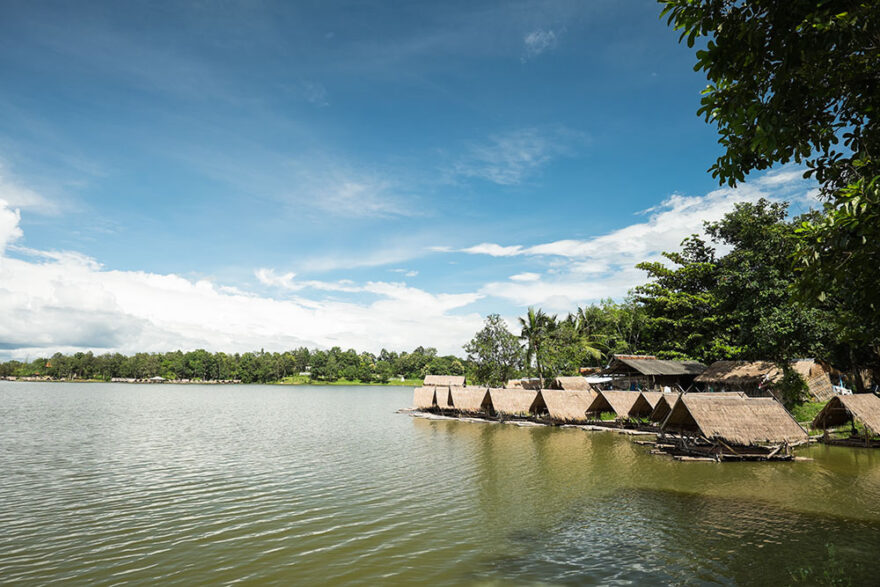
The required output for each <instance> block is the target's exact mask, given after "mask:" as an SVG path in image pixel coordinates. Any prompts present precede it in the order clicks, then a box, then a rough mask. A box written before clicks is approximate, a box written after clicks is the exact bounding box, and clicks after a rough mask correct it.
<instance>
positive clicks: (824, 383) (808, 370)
mask: <svg viewBox="0 0 880 587" xmlns="http://www.w3.org/2000/svg"><path fill="white" fill-rule="evenodd" d="M791 367H792V369H794V370H795V371H797V373H798V375H800V376H801V379H803V380H804V382H806V384H807V389H808V391H809V394H810V396H811V397H812V398H813V399H815V400H816V401H818V402H825V401H828V400H830V399H831V398H832V397H834V395H835V394H834V388H833V387H832V386H831V374H830V373H829V371H828V369H826V368H825V365H823V364H822V363H820V362H818V361H815V360H813V359H798V360H796V361H792V362H791Z"/></svg>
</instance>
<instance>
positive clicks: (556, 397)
mask: <svg viewBox="0 0 880 587" xmlns="http://www.w3.org/2000/svg"><path fill="white" fill-rule="evenodd" d="M541 397H542V398H543V399H544V404H545V405H546V406H547V413H548V414H549V415H550V419H552V420H556V421H558V422H586V421H587V416H586V411H587V408H589V407H590V404H591V403H593V400H594V399H596V392H594V391H564V390H561V389H542V390H541Z"/></svg>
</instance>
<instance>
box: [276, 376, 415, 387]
mask: <svg viewBox="0 0 880 587" xmlns="http://www.w3.org/2000/svg"><path fill="white" fill-rule="evenodd" d="M274 385H364V386H373V387H419V386H420V385H422V380H421V379H404V380H403V381H401V380H400V379H392V380H390V381H389V382H388V383H379V382H372V383H364V382H363V381H351V380H349V379H337V380H336V381H317V380H314V379H311V378H309V377H307V376H305V375H291V376H289V377H285V378H283V379H281V380H279V381H275V382H274Z"/></svg>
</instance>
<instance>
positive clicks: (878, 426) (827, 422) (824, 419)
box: [813, 393, 880, 448]
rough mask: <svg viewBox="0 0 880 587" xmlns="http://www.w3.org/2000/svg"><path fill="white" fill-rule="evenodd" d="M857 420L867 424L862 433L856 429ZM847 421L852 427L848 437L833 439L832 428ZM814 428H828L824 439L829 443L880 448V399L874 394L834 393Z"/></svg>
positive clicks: (863, 424)
mask: <svg viewBox="0 0 880 587" xmlns="http://www.w3.org/2000/svg"><path fill="white" fill-rule="evenodd" d="M857 422H858V423H860V424H861V425H862V427H863V430H862V431H861V432H860V431H858V430H857V429H856V423H857ZM847 424H849V426H850V430H851V432H850V435H849V437H848V438H838V439H834V438H832V436H831V435H830V432H831V430H833V429H834V428H839V427H841V426H845V425H847ZM813 428H819V429H821V430H825V435H824V437H823V442H827V443H829V444H845V445H850V446H868V447H874V448H877V447H880V439H878V438H877V437H878V435H880V398H878V397H877V396H876V395H874V394H873V393H858V394H855V395H838V396H834V397H833V398H831V400H829V402H828V403H827V404H826V405H825V407H824V408H822V411H821V412H819V413H818V414H816V417H815V418H814V419H813Z"/></svg>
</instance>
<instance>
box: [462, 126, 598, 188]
mask: <svg viewBox="0 0 880 587" xmlns="http://www.w3.org/2000/svg"><path fill="white" fill-rule="evenodd" d="M582 140H583V136H582V135H580V134H579V133H576V132H573V131H570V130H567V129H563V128H559V127H555V128H526V129H520V130H516V131H512V132H508V133H504V134H496V135H492V136H490V137H489V140H488V142H486V143H483V144H479V145H473V146H472V147H471V148H470V150H469V151H468V153H467V154H466V155H465V156H464V157H463V158H461V159H460V160H459V161H458V162H457V163H456V164H455V165H454V166H453V172H454V174H456V175H459V176H462V177H472V178H478V179H484V180H486V181H491V182H492V183H497V184H499V185H516V184H519V183H522V182H523V181H524V180H525V179H526V178H527V177H529V176H530V175H533V174H534V173H536V172H537V171H538V170H539V169H540V168H541V167H543V166H544V165H546V164H547V163H549V162H550V161H551V160H552V159H553V158H555V157H558V156H560V155H569V154H571V152H572V146H573V144H574V143H576V142H579V141H582Z"/></svg>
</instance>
